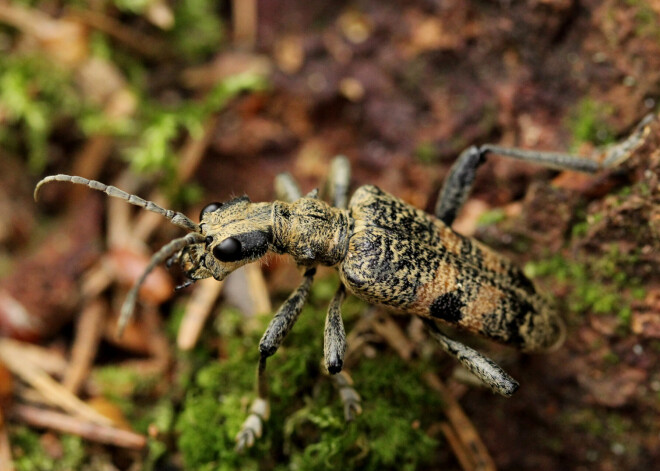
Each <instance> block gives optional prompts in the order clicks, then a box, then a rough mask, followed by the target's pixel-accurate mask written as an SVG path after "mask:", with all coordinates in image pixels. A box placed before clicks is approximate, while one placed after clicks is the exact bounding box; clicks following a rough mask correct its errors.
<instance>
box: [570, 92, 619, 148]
mask: <svg viewBox="0 0 660 471" xmlns="http://www.w3.org/2000/svg"><path fill="white" fill-rule="evenodd" d="M612 113H613V108H612V106H610V105H607V104H604V103H599V102H597V101H595V100H593V99H592V98H589V97H587V98H584V99H582V100H581V101H580V102H579V103H578V104H577V106H576V107H575V109H574V110H573V112H572V113H571V117H570V118H569V121H568V124H567V127H568V129H570V130H571V133H572V135H573V147H577V146H578V145H580V143H582V142H593V143H594V144H596V145H604V144H609V143H612V142H613V141H614V132H613V131H612V129H611V128H610V126H609V125H608V124H607V121H606V119H607V117H608V116H611V115H612Z"/></svg>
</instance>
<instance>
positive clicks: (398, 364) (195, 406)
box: [177, 279, 442, 471]
mask: <svg viewBox="0 0 660 471" xmlns="http://www.w3.org/2000/svg"><path fill="white" fill-rule="evenodd" d="M318 285H319V290H318V291H317V290H316V287H315V288H314V289H313V291H312V293H313V294H312V301H311V304H312V306H307V307H306V308H305V309H304V310H303V313H302V314H301V317H300V320H299V321H298V323H297V324H296V325H295V327H294V328H293V330H292V332H291V333H290V334H289V336H288V337H287V339H286V340H285V342H284V345H283V346H282V347H281V348H280V350H279V351H278V352H277V353H276V354H275V355H274V356H273V357H271V358H270V359H269V361H268V376H269V380H270V391H271V418H270V420H269V421H268V423H267V425H266V430H265V432H264V436H263V437H262V438H261V439H260V440H259V441H258V442H257V444H256V445H255V447H254V448H253V449H251V450H249V451H248V452H247V453H246V454H245V455H237V454H236V453H235V451H234V445H235V442H234V437H235V435H236V433H237V432H238V430H239V429H240V426H241V424H242V422H243V420H244V419H245V417H246V414H247V408H248V406H249V403H250V401H251V400H252V399H253V398H254V387H255V379H256V366H257V360H258V348H257V346H258V343H259V339H260V338H261V334H262V333H263V330H264V329H265V327H266V325H267V322H268V321H269V320H270V318H269V317H267V318H262V319H260V323H261V325H260V326H259V328H254V329H253V330H251V331H250V332H249V333H246V332H242V331H241V329H242V328H243V325H244V321H241V318H240V314H238V313H236V312H234V311H231V310H224V311H223V312H222V313H221V314H220V320H219V323H218V328H219V330H220V335H221V336H222V342H223V343H224V344H225V350H226V351H227V352H228V355H227V358H223V359H222V360H221V361H211V362H210V363H208V364H207V365H205V366H203V367H202V368H201V369H200V370H199V372H198V374H197V376H196V377H195V384H194V385H193V387H191V388H190V389H189V390H188V391H187V395H186V399H185V401H184V406H183V412H182V414H181V416H180V418H179V421H178V424H177V429H178V431H179V442H178V447H179V449H180V451H181V453H182V455H183V458H184V462H185V464H186V469H196V470H197V469H202V470H214V471H215V470H234V469H247V470H250V469H274V470H282V471H284V470H291V469H318V470H324V469H326V470H332V469H344V470H353V469H355V470H358V469H359V470H379V471H380V470H388V469H392V470H414V469H421V468H422V467H423V465H424V463H429V462H430V461H431V460H432V457H433V455H434V451H435V450H436V449H437V447H438V446H440V445H439V443H438V442H437V441H436V440H435V439H432V438H430V437H429V436H428V435H426V433H425V429H426V428H427V427H428V426H429V425H430V424H431V422H433V421H436V420H441V417H442V407H441V404H440V402H439V400H438V397H437V396H436V395H435V394H434V393H433V392H432V391H430V390H429V389H428V387H427V386H426V385H425V384H424V382H423V380H422V376H423V372H424V371H426V370H428V368H429V366H428V365H422V364H416V365H415V366H414V367H410V366H408V365H406V364H405V363H404V362H403V361H402V360H401V359H400V358H399V357H398V356H397V355H395V354H394V353H393V352H391V351H383V352H380V353H379V356H378V357H377V358H374V359H361V360H360V362H359V364H358V365H357V367H356V368H355V369H354V370H353V371H352V372H351V374H352V376H353V379H354V380H355V383H356V386H357V388H358V391H359V392H360V394H361V396H362V399H363V407H364V412H363V414H362V415H361V416H358V418H357V419H356V420H355V422H353V423H351V424H346V423H345V422H344V417H343V409H342V405H341V401H340V400H339V398H338V395H337V393H336V391H335V390H334V388H333V387H332V384H331V382H330V380H329V379H328V378H327V377H325V376H324V375H322V374H321V372H320V361H321V358H322V351H323V347H322V340H323V325H324V317H325V307H326V301H324V300H323V299H322V298H327V297H329V296H332V292H333V291H334V289H335V288H336V279H330V280H329V281H328V280H319V282H318ZM363 308H364V305H363V304H362V303H360V302H358V301H356V300H354V299H351V298H349V299H347V301H346V303H345V304H344V312H345V314H346V318H347V319H348V322H347V323H349V324H350V322H351V319H354V318H355V317H356V316H357V315H358V313H359V312H360V311H361V310H362V309H363ZM416 424H419V425H418V426H417V425H416Z"/></svg>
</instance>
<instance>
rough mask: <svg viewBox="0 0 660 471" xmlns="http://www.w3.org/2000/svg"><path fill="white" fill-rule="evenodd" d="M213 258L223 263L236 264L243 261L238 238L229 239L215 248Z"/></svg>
mask: <svg viewBox="0 0 660 471" xmlns="http://www.w3.org/2000/svg"><path fill="white" fill-rule="evenodd" d="M213 256H214V257H215V258H217V259H218V260H220V261H221V262H235V261H236V260H240V259H241V241H240V240H238V239H237V238H236V237H227V238H226V239H225V240H223V241H222V242H220V243H219V244H218V245H216V246H215V247H213Z"/></svg>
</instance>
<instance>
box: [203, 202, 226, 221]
mask: <svg viewBox="0 0 660 471" xmlns="http://www.w3.org/2000/svg"><path fill="white" fill-rule="evenodd" d="M221 207H222V203H218V202H217V201H216V202H214V203H209V204H207V205H206V206H204V207H203V208H202V210H201V211H200V213H199V220H200V221H201V220H202V218H203V217H204V215H205V214H206V213H212V212H213V211H217V210H218V209H220V208H221Z"/></svg>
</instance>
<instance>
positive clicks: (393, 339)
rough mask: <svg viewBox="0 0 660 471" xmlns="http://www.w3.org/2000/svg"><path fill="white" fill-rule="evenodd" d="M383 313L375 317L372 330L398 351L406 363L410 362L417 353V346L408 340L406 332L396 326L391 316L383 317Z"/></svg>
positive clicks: (380, 312) (379, 312)
mask: <svg viewBox="0 0 660 471" xmlns="http://www.w3.org/2000/svg"><path fill="white" fill-rule="evenodd" d="M383 314H384V313H383V312H382V311H378V314H377V315H376V316H375V317H374V319H373V322H372V324H371V327H372V329H373V330H374V331H375V332H376V333H377V334H378V335H380V336H381V337H383V338H384V339H385V340H386V341H387V343H388V344H389V345H390V346H391V347H392V348H394V350H396V351H397V353H398V354H399V356H400V357H401V358H403V359H404V360H405V361H410V359H411V358H412V356H413V353H414V352H415V345H413V343H412V342H411V341H410V340H408V337H406V335H405V334H404V332H403V331H402V330H401V329H400V328H399V326H397V325H396V323H395V322H394V321H393V320H392V318H391V317H390V316H387V315H383Z"/></svg>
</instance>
